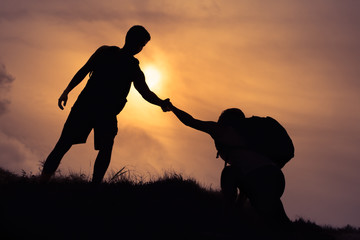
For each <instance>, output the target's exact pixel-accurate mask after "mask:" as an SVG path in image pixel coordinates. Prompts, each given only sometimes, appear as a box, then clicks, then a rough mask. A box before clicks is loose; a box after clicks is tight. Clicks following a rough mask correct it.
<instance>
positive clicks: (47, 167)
mask: <svg viewBox="0 0 360 240" xmlns="http://www.w3.org/2000/svg"><path fill="white" fill-rule="evenodd" d="M71 146H72V144H71V143H68V142H67V141H64V140H63V139H62V138H60V139H59V141H58V142H57V143H56V145H55V147H54V149H53V150H52V152H51V153H50V154H49V156H48V157H47V159H46V161H45V163H44V166H43V169H42V172H41V177H40V181H41V182H42V183H47V182H48V181H49V180H50V178H51V176H52V175H54V173H55V171H56V169H57V168H58V167H59V164H60V161H61V159H62V158H63V157H64V155H65V153H67V151H69V149H70V148H71Z"/></svg>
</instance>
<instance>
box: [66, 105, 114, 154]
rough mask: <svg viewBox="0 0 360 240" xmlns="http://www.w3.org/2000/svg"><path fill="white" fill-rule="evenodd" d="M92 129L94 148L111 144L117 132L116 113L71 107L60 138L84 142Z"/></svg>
mask: <svg viewBox="0 0 360 240" xmlns="http://www.w3.org/2000/svg"><path fill="white" fill-rule="evenodd" d="M92 129H94V145H95V146H94V147H95V149H96V150H100V149H102V148H104V147H107V146H112V144H113V141H114V138H115V136H116V134H117V132H118V128H117V119H116V115H115V114H109V113H105V112H99V111H94V110H91V109H86V108H79V107H73V108H72V109H71V112H70V114H69V116H68V118H67V120H66V122H65V124H64V128H63V131H62V133H61V137H60V138H62V139H63V140H64V141H67V142H70V143H72V144H78V143H85V142H86V140H87V138H88V136H89V134H90V132H91V130H92Z"/></svg>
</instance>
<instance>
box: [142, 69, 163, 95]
mask: <svg viewBox="0 0 360 240" xmlns="http://www.w3.org/2000/svg"><path fill="white" fill-rule="evenodd" d="M144 74H145V79H146V83H147V85H148V86H149V88H150V89H154V90H156V89H159V88H160V85H161V81H160V80H161V72H160V71H159V69H158V68H156V67H155V66H153V65H149V66H146V67H145V68H144Z"/></svg>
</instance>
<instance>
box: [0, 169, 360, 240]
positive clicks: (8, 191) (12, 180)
mask: <svg viewBox="0 0 360 240" xmlns="http://www.w3.org/2000/svg"><path fill="white" fill-rule="evenodd" d="M124 175H125V174H124ZM124 175H121V176H120V177H118V178H114V179H112V181H108V182H105V183H103V184H100V185H93V184H92V183H91V182H90V181H88V180H86V178H85V177H84V176H82V175H77V176H74V175H69V176H66V177H56V178H54V179H53V180H52V181H51V182H50V183H48V184H39V183H38V178H39V177H38V176H32V175H30V176H29V175H28V174H25V173H24V174H23V176H18V175H15V174H12V173H10V172H8V171H6V170H3V169H0V192H1V198H0V212H1V222H0V239H165V238H166V239H197V238H198V239H280V238H279V237H278V236H274V235H273V234H272V233H271V232H270V231H268V230H266V228H263V227H262V225H261V224H259V223H257V219H256V215H254V212H253V211H252V210H251V208H250V207H247V208H246V209H244V210H242V211H235V212H234V214H233V215H232V216H228V215H224V211H223V198H222V194H221V193H220V192H219V191H214V190H211V189H206V188H203V187H201V186H200V185H199V184H198V183H197V182H196V181H195V180H192V179H184V178H183V177H182V176H181V175H179V174H176V173H170V174H165V175H164V176H163V177H159V178H158V179H157V180H153V181H149V182H143V181H134V180H131V178H127V177H124ZM359 235H360V229H355V228H353V227H350V226H348V227H346V228H342V229H336V228H331V227H321V226H318V225H316V224H315V223H312V222H309V221H305V220H303V219H298V220H296V221H294V222H293V231H292V233H289V234H288V235H286V238H285V237H284V238H285V239H306V240H309V239H310V240H311V239H316V240H322V239H323V240H328V239H358V238H356V237H358V236H359ZM271 236H274V238H271ZM346 237H348V238H346ZM351 237H353V238H351Z"/></svg>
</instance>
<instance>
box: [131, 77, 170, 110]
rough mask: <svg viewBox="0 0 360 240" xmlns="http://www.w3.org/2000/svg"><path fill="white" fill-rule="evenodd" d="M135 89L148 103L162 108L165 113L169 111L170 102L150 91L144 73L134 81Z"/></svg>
mask: <svg viewBox="0 0 360 240" xmlns="http://www.w3.org/2000/svg"><path fill="white" fill-rule="evenodd" d="M134 87H135V88H136V90H137V91H138V92H139V93H140V94H141V96H142V97H143V98H144V99H145V100H146V101H148V102H149V103H152V104H155V105H157V106H160V107H161V108H162V110H163V111H164V112H167V111H169V110H168V109H167V107H166V106H167V103H168V101H169V100H168V99H166V100H162V99H160V98H159V97H158V96H157V95H156V94H155V93H154V92H152V91H151V90H150V89H149V87H148V85H147V84H146V82H145V76H144V73H143V72H140V73H139V76H138V77H137V78H136V79H135V80H134Z"/></svg>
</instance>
